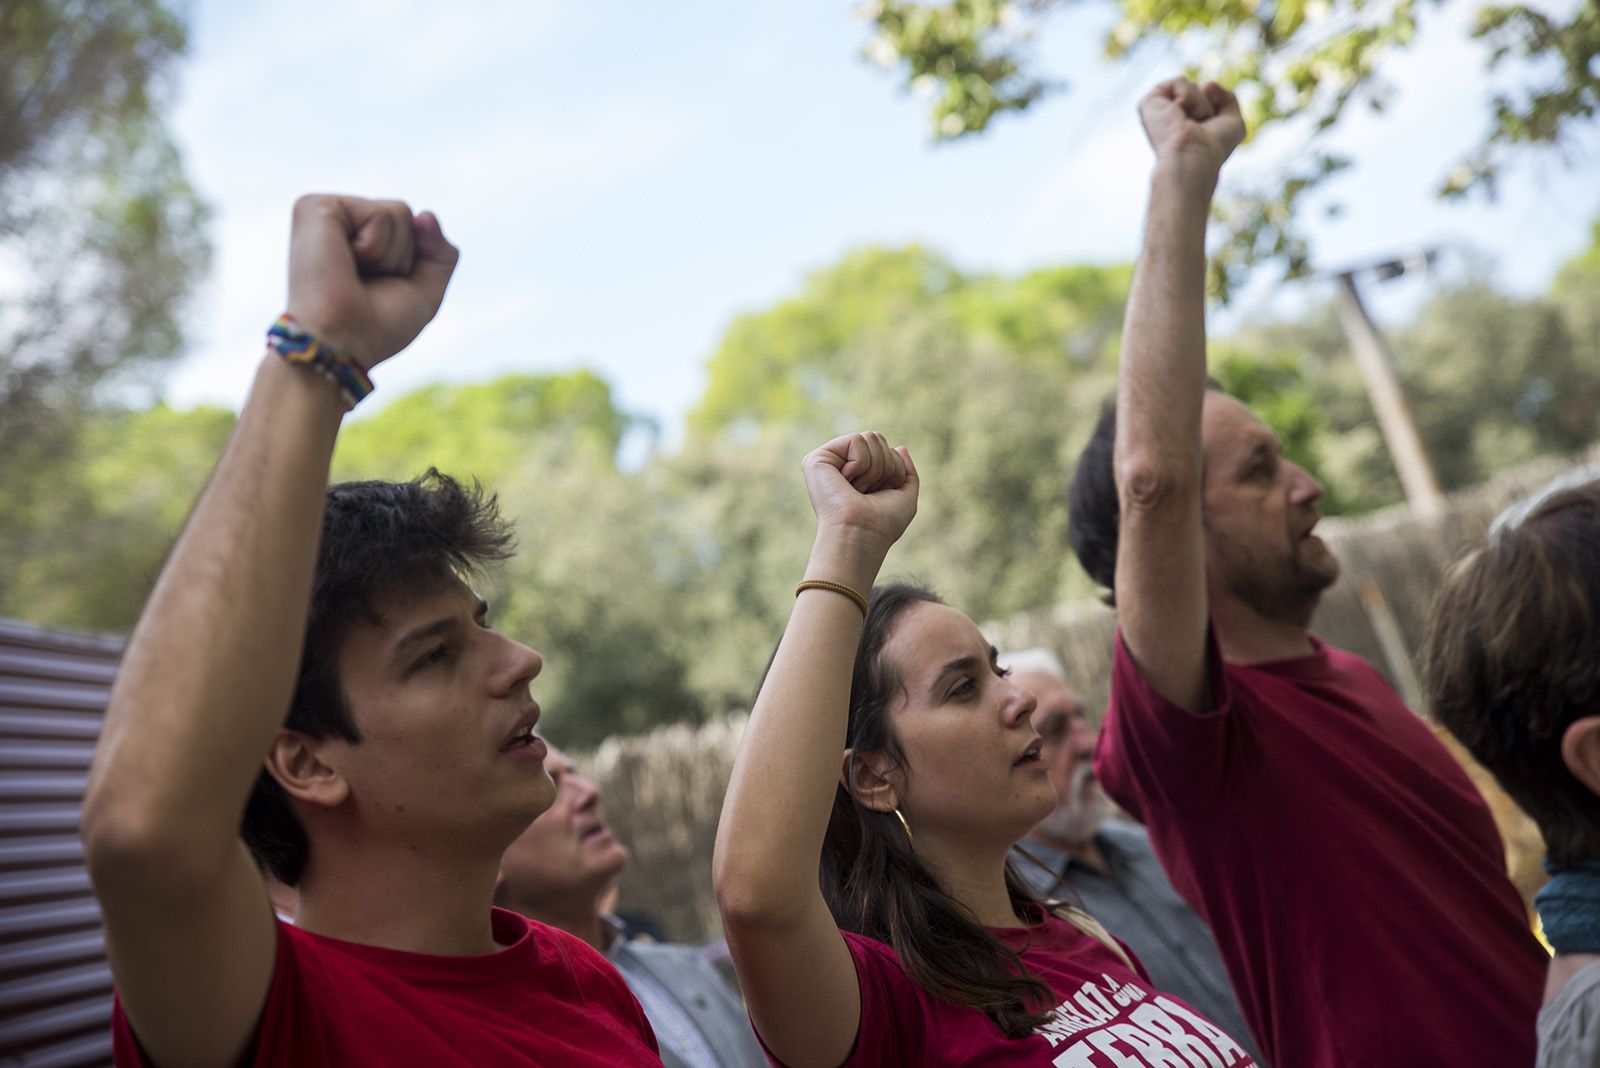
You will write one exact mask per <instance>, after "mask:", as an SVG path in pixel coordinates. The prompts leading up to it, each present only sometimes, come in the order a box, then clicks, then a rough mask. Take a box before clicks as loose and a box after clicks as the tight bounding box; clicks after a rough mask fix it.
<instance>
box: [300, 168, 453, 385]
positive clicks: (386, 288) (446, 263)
mask: <svg viewBox="0 0 1600 1068" xmlns="http://www.w3.org/2000/svg"><path fill="white" fill-rule="evenodd" d="M459 257H460V253H459V252H457V251H456V248H455V246H454V245H452V244H450V242H449V241H447V240H445V236H444V232H443V231H442V230H440V229H439V220H438V219H437V218H435V217H434V216H433V214H432V213H431V212H423V213H422V214H420V215H415V216H413V215H412V214H411V209H410V208H409V207H407V206H406V205H405V204H404V203H402V202H400V201H398V200H364V199H362V198H360V197H345V196H324V195H310V196H303V197H301V198H300V199H299V200H298V201H296V202H295V206H294V224H293V229H292V230H291V233H290V239H289V307H288V310H289V314H291V315H293V316H294V317H295V318H296V319H297V320H298V321H299V322H300V325H301V326H302V327H304V328H305V329H306V330H309V331H310V332H311V333H312V334H314V335H316V336H317V337H318V338H319V339H320V340H322V341H324V342H325V343H327V344H329V345H332V346H334V347H335V348H337V349H338V350H339V351H341V352H343V353H344V354H346V355H347V356H349V357H351V358H352V359H354V360H355V361H356V362H357V363H359V364H360V365H361V366H362V367H364V368H368V369H371V368H372V367H373V366H374V365H376V364H379V363H382V362H383V361H384V360H387V359H388V358H389V357H390V356H393V355H394V354H395V353H397V352H399V351H400V350H401V349H403V348H405V347H406V346H407V345H409V344H411V342H412V340H413V339H414V338H415V337H416V336H417V335H418V334H420V333H421V332H422V328H423V327H424V326H427V325H428V322H429V321H430V320H431V319H432V318H433V316H434V314H435V313H436V312H437V311H438V310H439V304H440V302H441V301H443V300H444V291H445V287H446V286H447V285H448V284H449V283H450V275H451V273H452V272H453V271H454V270H455V268H456V260H457V259H458V258H459Z"/></svg>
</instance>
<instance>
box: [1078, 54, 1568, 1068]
mask: <svg viewBox="0 0 1600 1068" xmlns="http://www.w3.org/2000/svg"><path fill="white" fill-rule="evenodd" d="M1141 115H1142V117H1143V120H1144V125H1145V130H1146V133H1147V134H1148V135H1149V138H1150V141H1151V144H1152V145H1153V146H1154V148H1155V152H1156V166H1155V174H1154V178H1153V181H1152V186H1151V195H1150V208H1149V215H1148V218H1147V222H1146V229H1145V235H1144V247H1143V251H1142V253H1141V255H1140V259H1139V265H1138V270H1137V272H1136V274H1135V276H1134V282H1133V288H1132V292H1131V293H1130V295H1129V301H1128V313H1127V321H1126V324H1125V327H1124V334H1123V343H1122V364H1121V369H1120V374H1119V380H1118V388H1117V399H1116V406H1115V409H1114V410H1113V411H1108V412H1107V413H1106V415H1105V416H1104V417H1103V418H1102V420H1101V422H1100V425H1099V426H1098V427H1097V428H1096V431H1095V434H1094V436H1093V437H1092V439H1091V441H1090V443H1089V445H1088V446H1087V447H1086V449H1085V451H1084V455H1083V457H1082V459H1081V460H1080V462H1079V466H1078V471H1077V474H1076V475H1075V477H1074V479H1073V485H1072V491H1071V506H1072V507H1071V511H1072V520H1071V534H1072V542H1073V548H1074V549H1075V550H1076V552H1077V554H1078V557H1079V559H1080V560H1081V561H1082V562H1083V564H1084V567H1085V569H1086V570H1087V571H1088V572H1089V573H1090V575H1092V576H1094V577H1095V578H1096V579H1098V580H1099V581H1100V582H1102V583H1103V584H1104V585H1105V586H1107V587H1108V588H1109V589H1111V590H1112V591H1113V594H1114V597H1115V602H1116V608H1117V620H1118V626H1119V633H1118V638H1117V648H1116V660H1115V666H1114V669H1113V678H1112V697H1111V705H1110V708H1109V709H1108V711H1107V716H1106V722H1105V727H1104V730H1103V732H1102V734H1101V738H1100V742H1099V748H1098V751H1097V759H1096V763H1095V768H1096V772H1097V774H1098V775H1099V777H1100V779H1101V781H1102V782H1103V783H1104V785H1105V788H1106V791H1107V792H1108V793H1109V794H1110V795H1111V796H1112V797H1113V798H1114V799H1115V800H1116V801H1117V802H1118V803H1119V804H1121V805H1122V806H1123V807H1124V808H1126V809H1127V810H1128V811H1129V812H1131V813H1132V814H1133V815H1134V816H1135V817H1136V818H1138V819H1139V820H1140V821H1142V822H1143V823H1145V824H1146V825H1147V826H1148V827H1149V829H1150V833H1151V840H1152V842H1153V844H1154V846H1155V848H1156V853H1157V856H1158V857H1159V858H1160V860H1161V863H1162V865H1163V867H1164V868H1165V869H1166V871H1167V873H1168V875H1169V876H1170V877H1171V879H1172V883H1173V885H1174V886H1175V887H1176V888H1177V889H1178V891H1179V893H1181V894H1182V895H1183V896H1184V897H1185V898H1186V899H1187V900H1188V901H1189V902H1190V904H1192V905H1193V906H1194V907H1195V909H1196V911H1198V912H1199V913H1200V915H1201V916H1202V917H1203V918H1205V920H1206V921H1207V922H1208V923H1209V924H1210V925H1211V928H1212V930H1213V932H1214V934H1215V935H1216V939H1217V944H1218V947H1219V948H1220V950H1221V951H1222V955H1223V959H1224V961H1225V963H1226V965H1227V968H1228V973H1229V976H1230V978H1231V980H1232V982H1233V985H1234V988H1235V990H1236V992H1237V993H1238V995H1239V1001H1240V1004H1241V1007H1242V1008H1243V1009H1244V1012H1245V1014H1246V1016H1247V1018H1248V1019H1249V1021H1250V1025H1251V1028H1252V1029H1253V1030H1254V1032H1255V1034H1256V1036H1257V1038H1258V1039H1259V1040H1260V1042H1261V1044H1262V1047H1263V1050H1262V1052H1263V1053H1264V1054H1265V1056H1266V1058H1267V1060H1268V1061H1269V1062H1270V1063H1272V1064H1274V1065H1279V1066H1281V1068H1335V1066H1347V1065H1354V1064H1367V1065H1406V1066H1419V1065H1452V1066H1454V1065H1467V1064H1472V1065H1478V1064H1484V1065H1487V1064H1495V1065H1499V1064H1506V1065H1513V1064H1528V1063H1531V1062H1532V1060H1533V1056H1534V1030H1533V1026H1534V1016H1535V1014H1536V1012H1537V1011H1538V1006H1539V989H1540V983H1541V977H1542V973H1543V962H1544V956H1543V953H1542V951H1541V950H1540V949H1539V947H1538V945H1537V944H1536V942H1535V941H1534V939H1533V937H1532V935H1531V933H1530V932H1529V931H1528V929H1527V924H1526V917H1525V915H1524V911H1523V907H1522V904H1521V901H1520V900H1519V898H1518V896H1517V894H1516V891H1515V890H1514V889H1513V887H1512V885H1511V882H1510V880H1509V879H1508V878H1507V877H1506V875H1505V871H1504V855H1503V852H1502V847H1501V843H1500V840H1499V837H1498V835H1497V833H1496V830H1495V826H1494V823H1493V821H1492V820H1491V818H1490V816H1489V813H1488V810H1487V808H1486V806H1485V805H1484V803H1483V801H1482V799H1481V798H1480V797H1479V796H1478V794H1477V792H1476V790H1475V789H1474V788H1473V786H1472V785H1471V783H1470V782H1469V781H1468V779H1467V777H1466V775H1465V774H1464V773H1463V772H1462V770H1461V769H1460V767H1459V766H1457V765H1456V764H1455V763H1454V761H1453V760H1452V759H1451V758H1450V756H1449V755H1448V753H1447V752H1446V751H1445V750H1444V748H1443V747H1442V746H1441V745H1440V744H1439V743H1438V740H1437V739H1436V738H1434V736H1433V735H1432V733H1431V732H1430V731H1429V729H1428V728H1427V727H1426V726H1425V725H1424V724H1423V723H1421V722H1420V721H1419V720H1418V719H1417V718H1416V717H1415V716H1414V715H1412V714H1411V712H1410V711H1409V710H1408V709H1406V707H1405V706H1404V705H1403V704H1402V703H1401V701H1400V700H1399V698H1398V697H1397V696H1396V695H1395V693H1394V691H1393V690H1392V689H1391V688H1390V687H1389V686H1388V685H1387V684H1386V683H1385V682H1384V681H1383V679H1382V678H1381V677H1380V676H1379V675H1378V673H1377V672H1376V671H1375V670H1374V669H1373V668H1372V667H1371V666H1370V665H1368V664H1366V663H1365V662H1363V661H1361V660H1360V659H1359V658H1357V657H1354V656H1352V655H1350V654H1348V653H1345V652H1343V651H1341V650H1338V649H1333V648H1330V647H1328V646H1326V645H1324V644H1322V643H1321V642H1319V641H1318V640H1317V639H1315V638H1314V637H1312V636H1311V635H1310V634H1309V633H1308V631H1307V627H1308V624H1309V621H1310V619H1311V614H1312V611H1313V609H1314V608H1315V607H1316V604H1317V601H1318V598H1319V596H1320V594H1321V592H1322V591H1323V590H1324V589H1326V588H1327V587H1328V586H1329V585H1331V584H1332V583H1333V582H1334V581H1335V580H1336V579H1337V577H1338V574H1339V564H1338V561H1337V560H1336V559H1334V557H1333V555H1332V554H1331V553H1330V552H1329V550H1328V548H1327V546H1325V545H1324V544H1323V543H1322V542H1321V541H1320V540H1319V539H1318V538H1317V537H1316V536H1315V535H1314V534H1313V533H1312V529H1313V527H1314V526H1315V525H1316V522H1317V508H1316V502H1317V499H1318V498H1319V497H1321V495H1322V487H1321V486H1319V485H1318V484H1317V482H1316V480H1315V479H1313V478H1312V477H1311V476H1310V475H1309V474H1307V473H1306V472H1305V471H1304V470H1302V469H1301V468H1300V467H1298V466H1296V465H1295V464H1293V463H1291V462H1290V461H1289V460H1288V459H1286V458H1285V457H1284V456H1283V455H1282V451H1281V446H1280V443H1279V441H1278V439H1277V437H1276V436H1275V435H1274V434H1273V433H1272V431H1271V430H1269V429H1268V428H1267V427H1266V426H1265V425H1263V424H1262V422H1261V421H1260V419H1258V418H1257V417H1256V416H1255V414H1254V413H1253V412H1251V411H1250V409H1248V408H1247V407H1245V406H1244V405H1243V404H1240V403H1239V402H1238V401H1236V400H1234V399H1233V398H1231V397H1228V396H1226V395H1224V394H1222V393H1221V392H1218V391H1215V390H1210V389H1208V388H1207V381H1206V370H1205V306H1204V275H1205V231H1206V218H1207V213H1208V211H1209V208H1210V203H1211V197H1212V193H1213V191H1214V189H1215V187H1216V183H1217V178H1218V175H1219V173H1220V170H1221V166H1222V163H1223V161H1224V160H1225V159H1226V158H1227V156H1228V155H1229V154H1230V152H1231V151H1232V149H1233V147H1234V146H1235V145H1237V144H1238V143H1239V141H1240V139H1241V137H1242V136H1243V133H1244V131H1243V124H1242V122H1241V119H1240V116H1239V111H1238V105H1237V103H1236V102H1235V101H1234V99H1233V97H1232V95H1231V94H1230V93H1228V92H1227V91H1226V90H1223V89H1221V88H1220V87H1218V86H1215V85H1207V86H1205V87H1204V88H1203V89H1202V88H1199V87H1196V86H1195V85H1193V84H1191V83H1188V82H1184V81H1174V82H1168V83H1165V84H1163V85H1161V86H1159V87H1158V88H1157V89H1156V90H1155V91H1154V92H1152V93H1151V94H1150V95H1149V96H1148V97H1146V99H1145V100H1144V102H1143V103H1142V105H1141Z"/></svg>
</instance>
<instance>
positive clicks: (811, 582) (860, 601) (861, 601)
mask: <svg viewBox="0 0 1600 1068" xmlns="http://www.w3.org/2000/svg"><path fill="white" fill-rule="evenodd" d="M807 590H827V591H828V592H829V593H837V594H842V595H843V596H845V597H848V598H850V601H851V603H853V604H854V605H855V606H856V607H857V608H859V609H861V618H863V619H865V618H866V616H867V599H866V598H865V597H863V596H861V594H860V593H858V592H856V591H855V590H853V589H851V588H850V587H849V586H846V585H845V584H844V583H842V582H829V581H828V580H827V579H806V580H805V581H804V582H802V583H800V585H798V586H796V587H795V588H794V595H795V596H796V597H798V596H800V595H801V594H802V593H804V592H805V591H807Z"/></svg>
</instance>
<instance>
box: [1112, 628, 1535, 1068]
mask: <svg viewBox="0 0 1600 1068" xmlns="http://www.w3.org/2000/svg"><path fill="white" fill-rule="evenodd" d="M1312 641H1313V645H1314V647H1315V653H1314V654H1313V655H1311V656H1307V657H1303V658H1300V659H1296V660H1287V661H1282V662H1279V663H1273V664H1257V665H1254V666H1252V667H1240V666H1237V665H1233V664H1228V665H1224V664H1223V663H1222V660H1221V657H1220V656H1219V655H1218V653H1217V651H1216V646H1215V643H1214V642H1210V648H1209V649H1208V652H1207V663H1208V666H1207V671H1208V673H1209V677H1210V679H1211V711H1210V712H1209V713H1207V714H1205V715H1195V714H1192V713H1190V712H1187V711H1185V710H1184V709H1182V708H1180V707H1178V706H1177V705H1174V704H1173V703H1172V702H1170V701H1168V700H1166V699H1165V698H1163V697H1162V696H1161V695H1160V694H1158V693H1157V692H1156V691H1155V689H1154V688H1153V687H1152V686H1151V685H1150V684H1149V682H1147V681H1146V679H1145V678H1144V676H1143V674H1142V673H1141V672H1140V671H1139V668H1138V667H1137V665H1135V664H1134V662H1133V660H1132V658H1131V657H1130V656H1129V654H1128V650H1127V648H1126V646H1124V645H1123V642H1122V636H1121V634H1120V633H1119V634H1118V635H1117V646H1116V660H1115V664H1114V666H1113V669H1112V683H1111V705H1110V708H1109V709H1108V710H1107V712H1106V721H1105V725H1104V728H1103V729H1102V731H1101V734H1100V743H1099V747H1098V749H1097V751H1096V753H1095V771H1096V773H1097V774H1098V776H1099V777H1100V781H1101V782H1102V783H1103V784H1104V786H1105V789H1106V792H1107V793H1109V794H1110V795H1111V797H1112V798H1113V799H1115V800H1116V802H1117V803H1118V804H1119V805H1121V806H1122V807H1123V808H1125V809H1127V810H1128V811H1129V812H1130V813H1131V814H1133V815H1134V816H1135V817H1136V818H1138V819H1139V820H1141V821H1142V822H1144V823H1145V824H1146V825H1147V826H1148V827H1149V829H1150V840H1151V842H1152V844H1153V845H1154V846H1155V851H1156V856H1157V857H1158V858H1159V859H1160V861H1161V865H1162V867H1163V868H1165V869H1166V872H1167V875H1168V877H1170V878H1171V880H1172V885H1173V886H1174V887H1176V888H1177V890H1178V892H1179V893H1180V894H1182V895H1183V897H1184V898H1185V899H1186V900H1187V901H1188V902H1189V903H1190V904H1191V905H1193V906H1194V908H1195V910H1196V911H1197V912H1198V913H1199V914H1200V915H1201V917H1203V918H1204V919H1205V920H1206V922H1207V923H1209V924H1210V925H1211V929H1212V931H1213V932H1214V933H1215V935H1216V939H1217V946H1218V948H1220V949H1221V951H1222V959H1223V961H1224V963H1225V964H1226V965H1227V968H1228V974H1229V977H1230V978H1231V979H1232V981H1233V987H1234V990H1235V992H1236V993H1237V994H1238V996H1239V1004H1240V1007H1241V1008H1242V1009H1243V1010H1244V1014H1245V1018H1246V1019H1247V1020H1248V1021H1249V1023H1250V1026H1251V1028H1252V1029H1253V1030H1254V1031H1255V1034H1256V1037H1257V1038H1259V1039H1260V1040H1261V1046H1262V1054H1263V1056H1265V1057H1266V1059H1267V1060H1268V1062H1269V1063H1271V1064H1273V1065H1277V1066H1279V1068H1346V1066H1350V1065H1363V1064H1364V1065H1396V1066H1399V1065H1404V1066H1407V1068H1413V1066H1434V1065H1438V1066H1445V1065H1448V1066H1451V1068H1457V1066H1465V1065H1524V1064H1532V1063H1533V1060H1534V1046H1535V1038H1534V1020H1535V1017H1536V1016H1537V1014H1538V1011H1539V1001H1540V996H1541V989H1542V985H1543V981H1544V969H1545V965H1546V964H1547V963H1548V961H1549V958H1548V956H1546V954H1545V953H1544V951H1543V950H1542V949H1540V947H1539V945H1538V943H1537V942H1536V941H1535V940H1534V937H1533V935H1532V933H1531V932H1530V931H1529V929H1528V923H1527V916H1526V913H1525V911H1524V908H1523V904H1522V901H1521V899H1520V898H1519V897H1518V896H1517V892H1516V889H1515V888H1514V887H1513V886H1512V885H1511V881H1510V879H1509V878H1507V876H1506V873H1505V853H1504V847H1503V846H1502V844H1501V841H1500V836H1499V834H1498V833H1497V831H1496V830H1495V825H1494V820H1493V818H1492V817H1491V816H1490V814H1489V809H1488V806H1487V805H1485V804H1484V802H1483V798H1482V797H1481V796H1480V795H1479V794H1478V791H1477V789H1476V788H1475V787H1474V786H1473V785H1472V782H1471V780H1469V779H1468V778H1467V776H1466V773H1465V772H1464V771H1463V770H1462V769H1461V767H1460V765H1459V764H1457V763H1456V761H1455V760H1454V759H1453V758H1452V757H1451V756H1450V754H1449V752H1448V751H1447V750H1446V749H1445V748H1444V746H1443V745H1441V744H1440V743H1439V740H1438V739H1437V738H1435V737H1434V735H1433V733H1432V731H1431V730H1430V729H1429V727H1428V725H1427V724H1425V723H1424V722H1422V720H1421V719H1419V718H1418V717H1417V716H1415V715H1413V714H1412V712H1411V711H1410V709H1408V708H1406V706H1405V705H1404V704H1403V703H1402V702H1401V701H1400V699H1399V697H1398V696H1397V695H1396V694H1395V692H1394V691H1393V690H1392V689H1391V688H1390V687H1389V686H1388V684H1387V683H1385V682H1384V680H1383V678H1382V677H1381V676H1379V674H1378V672H1377V671H1376V670H1375V669H1374V668H1373V667H1372V665H1370V664H1368V663H1367V662H1366V661H1364V660H1362V659H1361V658H1360V657H1357V656H1353V655H1351V654H1350V653H1347V652H1344V651H1343V650H1340V649H1335V648H1332V647H1331V646H1327V645H1324V644H1323V643H1321V642H1320V641H1317V640H1316V639H1313V640H1312Z"/></svg>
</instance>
